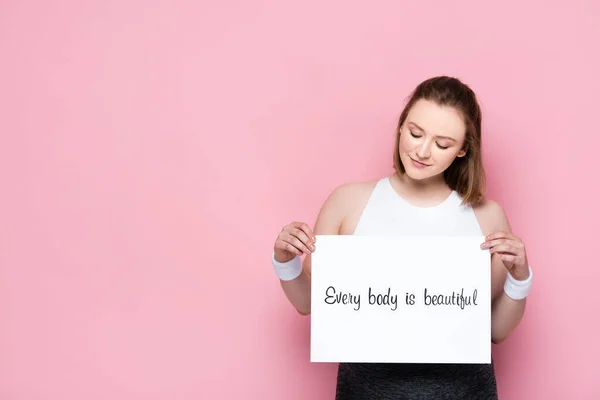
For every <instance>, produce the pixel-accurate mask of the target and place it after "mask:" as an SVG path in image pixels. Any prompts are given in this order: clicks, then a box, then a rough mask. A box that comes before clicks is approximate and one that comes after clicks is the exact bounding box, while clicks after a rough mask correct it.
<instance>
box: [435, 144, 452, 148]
mask: <svg viewBox="0 0 600 400" xmlns="http://www.w3.org/2000/svg"><path fill="white" fill-rule="evenodd" d="M436 144H437V147H439V148H440V149H442V150H446V149H447V148H448V147H450V146H440V145H439V143H436Z"/></svg>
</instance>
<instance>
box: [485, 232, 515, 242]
mask: <svg viewBox="0 0 600 400" xmlns="http://www.w3.org/2000/svg"><path fill="white" fill-rule="evenodd" d="M494 239H513V240H514V239H516V237H515V235H513V234H512V233H511V232H507V231H498V232H494V233H491V234H489V235H487V236H486V238H485V240H486V242H489V241H492V240H494Z"/></svg>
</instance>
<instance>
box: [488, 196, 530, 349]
mask: <svg viewBox="0 0 600 400" xmlns="http://www.w3.org/2000/svg"><path fill="white" fill-rule="evenodd" d="M490 208H491V210H490V213H489V214H488V215H489V216H490V223H491V227H492V232H493V233H491V234H490V235H488V236H487V237H486V244H487V245H486V246H485V247H484V248H490V251H491V253H492V254H491V257H492V261H491V262H492V281H493V283H494V285H493V288H492V290H493V298H492V343H495V344H499V343H501V342H503V341H504V340H505V339H506V338H508V336H510V334H511V333H512V332H513V331H514V330H515V329H516V327H517V326H518V325H519V323H520V322H521V319H522V318H523V315H524V313H525V304H526V299H522V300H513V299H511V298H510V297H508V296H507V294H506V293H505V292H504V282H505V281H506V277H507V274H508V273H510V274H511V275H512V277H514V278H515V279H517V280H525V279H527V278H528V277H529V264H528V260H527V255H526V253H525V246H524V245H523V243H522V242H521V240H520V239H519V238H517V237H516V236H514V235H513V234H512V230H511V227H510V223H509V221H508V219H507V217H506V214H505V212H504V210H503V208H502V207H501V206H499V205H498V204H497V203H492V204H491V207H490Z"/></svg>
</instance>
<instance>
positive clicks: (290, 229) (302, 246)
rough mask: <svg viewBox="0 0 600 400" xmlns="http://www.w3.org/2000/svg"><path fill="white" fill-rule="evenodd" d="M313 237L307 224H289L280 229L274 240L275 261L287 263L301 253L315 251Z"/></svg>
mask: <svg viewBox="0 0 600 400" xmlns="http://www.w3.org/2000/svg"><path fill="white" fill-rule="evenodd" d="M315 242H316V238H315V235H314V233H313V231H312V229H311V228H310V226H308V225H307V224H305V223H303V222H291V223H289V224H287V225H285V226H284V227H283V229H281V232H280V233H279V235H278V236H277V239H276V240H275V246H274V251H275V260H277V261H279V262H287V261H289V260H291V259H292V258H294V257H295V256H297V255H298V256H299V255H301V254H302V253H304V254H310V253H312V252H313V251H314V250H315Z"/></svg>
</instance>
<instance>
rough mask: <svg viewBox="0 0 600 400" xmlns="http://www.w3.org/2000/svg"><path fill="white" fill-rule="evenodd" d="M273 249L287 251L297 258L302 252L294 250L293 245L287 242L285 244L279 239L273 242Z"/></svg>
mask: <svg viewBox="0 0 600 400" xmlns="http://www.w3.org/2000/svg"><path fill="white" fill-rule="evenodd" d="M275 248H276V249H280V250H286V251H289V252H290V253H292V254H295V255H297V256H301V255H302V250H300V249H298V248H296V247H295V246H294V245H292V244H291V243H289V242H286V241H285V240H281V239H280V240H278V241H277V242H275Z"/></svg>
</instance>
